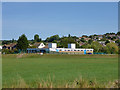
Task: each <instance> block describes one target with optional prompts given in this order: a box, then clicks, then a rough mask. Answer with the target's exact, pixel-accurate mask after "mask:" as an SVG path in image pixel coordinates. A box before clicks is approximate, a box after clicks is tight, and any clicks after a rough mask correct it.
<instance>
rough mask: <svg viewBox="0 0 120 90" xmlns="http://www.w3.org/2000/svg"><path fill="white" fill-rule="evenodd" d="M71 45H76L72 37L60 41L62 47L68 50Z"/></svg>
mask: <svg viewBox="0 0 120 90" xmlns="http://www.w3.org/2000/svg"><path fill="white" fill-rule="evenodd" d="M69 43H76V42H75V40H74V39H73V38H72V37H69V38H68V37H64V38H62V39H61V41H60V45H61V46H60V47H64V48H67V47H68V44H69Z"/></svg>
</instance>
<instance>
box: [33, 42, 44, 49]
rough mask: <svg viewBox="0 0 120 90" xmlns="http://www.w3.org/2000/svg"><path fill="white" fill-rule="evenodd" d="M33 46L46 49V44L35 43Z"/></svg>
mask: <svg viewBox="0 0 120 90" xmlns="http://www.w3.org/2000/svg"><path fill="white" fill-rule="evenodd" d="M33 46H36V48H44V47H45V45H44V43H34V45H33Z"/></svg>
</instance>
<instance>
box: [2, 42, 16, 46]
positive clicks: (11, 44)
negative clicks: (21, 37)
mask: <svg viewBox="0 0 120 90" xmlns="http://www.w3.org/2000/svg"><path fill="white" fill-rule="evenodd" d="M15 45H16V43H10V44H9V45H6V44H5V45H3V46H6V47H14V46H15Z"/></svg>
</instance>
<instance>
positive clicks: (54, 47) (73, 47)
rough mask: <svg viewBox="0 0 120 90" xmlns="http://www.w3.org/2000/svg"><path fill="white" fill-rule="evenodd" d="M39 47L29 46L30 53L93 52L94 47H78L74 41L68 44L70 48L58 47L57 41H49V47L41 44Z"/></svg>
mask: <svg viewBox="0 0 120 90" xmlns="http://www.w3.org/2000/svg"><path fill="white" fill-rule="evenodd" d="M39 46H41V47H38V48H27V52H28V53H38V52H42V53H44V52H58V53H76V54H77V53H79V54H93V49H85V48H76V45H75V44H74V43H71V44H68V48H57V44H56V43H48V47H47V48H46V47H43V48H42V46H44V45H43V44H40V45H39Z"/></svg>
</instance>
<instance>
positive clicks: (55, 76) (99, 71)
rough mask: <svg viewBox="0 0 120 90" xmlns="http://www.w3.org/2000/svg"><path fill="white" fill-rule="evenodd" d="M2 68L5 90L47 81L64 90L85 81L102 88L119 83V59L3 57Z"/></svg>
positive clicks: (45, 56)
mask: <svg viewBox="0 0 120 90" xmlns="http://www.w3.org/2000/svg"><path fill="white" fill-rule="evenodd" d="M2 67H3V68H2V69H3V77H2V78H3V81H2V82H3V88H6V87H17V84H20V83H21V82H22V83H21V85H19V87H38V83H43V81H44V84H45V82H47V83H50V82H51V83H52V87H58V86H59V87H64V86H65V85H66V83H67V84H72V83H73V82H77V80H78V81H79V80H81V77H82V80H83V81H84V82H85V81H88V82H89V81H97V83H99V85H101V87H102V85H105V84H106V83H109V82H113V81H115V80H118V56H117V55H42V56H41V55H37V54H29V55H28V54H26V55H23V56H19V55H3V56H2ZM75 80H76V81H75ZM24 84H26V86H24ZM42 87H45V86H42ZM46 87H47V86H46Z"/></svg>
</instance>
